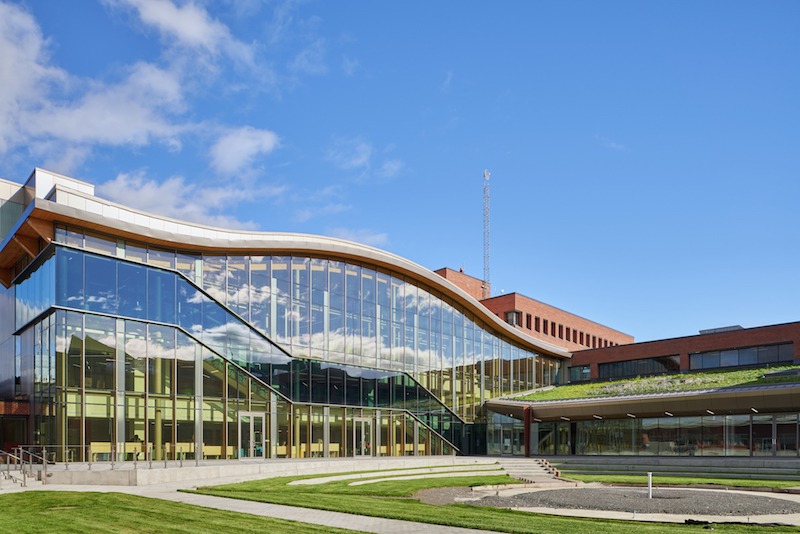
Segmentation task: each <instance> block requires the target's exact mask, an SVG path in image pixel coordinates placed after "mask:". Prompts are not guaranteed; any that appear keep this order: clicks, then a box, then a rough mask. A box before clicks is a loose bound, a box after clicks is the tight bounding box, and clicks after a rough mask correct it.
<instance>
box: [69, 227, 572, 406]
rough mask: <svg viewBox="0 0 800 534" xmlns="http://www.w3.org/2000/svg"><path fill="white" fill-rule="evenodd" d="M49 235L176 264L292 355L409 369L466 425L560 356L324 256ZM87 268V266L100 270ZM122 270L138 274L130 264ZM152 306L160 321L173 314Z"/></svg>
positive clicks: (413, 289) (555, 369) (421, 290)
mask: <svg viewBox="0 0 800 534" xmlns="http://www.w3.org/2000/svg"><path fill="white" fill-rule="evenodd" d="M56 239H57V241H59V242H63V243H70V244H72V245H74V246H78V247H84V248H91V250H94V251H98V252H101V251H102V252H103V253H106V254H109V255H114V252H113V251H116V255H117V256H118V257H119V256H124V257H125V258H126V259H128V260H131V261H134V262H142V263H149V264H151V265H155V266H158V267H161V268H166V269H176V270H177V271H178V272H180V273H181V274H182V275H184V276H185V277H186V278H188V279H189V280H190V281H192V282H194V283H197V284H198V285H199V286H200V287H201V288H202V289H203V290H204V291H205V292H206V293H207V294H208V296H210V297H211V298H212V299H213V300H215V301H217V302H219V303H220V304H222V305H223V306H225V307H226V308H227V309H229V310H231V311H232V312H234V314H235V315H236V316H237V317H238V318H241V319H242V320H243V321H245V322H247V323H249V324H250V325H252V326H253V327H254V328H256V329H258V330H259V331H260V332H261V333H263V334H264V335H266V336H268V337H269V338H270V339H271V340H272V341H274V342H276V343H278V344H279V345H281V346H282V347H283V348H284V349H285V350H286V351H287V352H288V353H290V354H292V355H293V356H295V357H301V356H308V357H312V358H315V359H321V360H323V361H330V362H340V363H349V364H353V365H361V366H367V367H378V368H382V369H392V370H398V371H404V372H408V373H411V374H412V375H413V376H414V377H415V378H416V379H417V381H418V382H419V383H420V384H421V385H422V386H424V387H425V388H426V389H428V390H429V391H430V392H431V393H432V394H433V395H434V396H435V397H437V398H439V399H441V400H442V401H443V402H444V404H446V405H447V406H448V407H450V408H451V409H453V410H454V411H455V412H456V413H458V414H459V416H461V417H462V418H463V419H465V420H466V421H468V422H469V421H472V420H473V419H474V418H475V417H476V415H477V413H476V408H477V407H478V406H479V405H480V403H481V401H482V400H485V399H488V398H492V397H496V396H500V395H507V394H510V393H514V392H519V391H525V390H529V389H533V388H535V387H542V386H547V385H551V384H554V383H557V381H558V379H559V373H560V366H561V362H560V360H558V359H556V358H550V357H547V356H544V355H538V354H535V353H533V352H530V351H528V350H525V349H523V348H520V347H517V346H515V345H513V344H512V343H509V342H508V341H507V340H506V339H504V338H502V337H498V336H497V335H495V334H494V333H492V332H491V330H490V329H489V328H488V327H487V326H486V325H485V324H484V323H482V322H481V321H479V320H476V319H475V318H474V317H472V316H471V315H469V314H467V313H465V312H463V311H461V310H459V309H458V307H457V306H456V305H455V304H454V303H452V302H450V301H448V299H446V298H444V297H442V296H440V295H437V294H436V292H435V291H433V290H431V289H429V288H426V287H422V286H420V285H417V284H416V283H414V282H412V281H410V280H407V279H405V278H404V277H402V276H400V275H398V274H396V273H391V272H382V271H378V270H375V269H373V268H370V267H369V266H364V265H354V264H350V263H345V262H339V261H334V260H329V259H324V258H307V257H288V256H252V255H251V256H212V255H192V254H189V253H183V252H180V251H169V250H161V249H153V248H147V247H145V246H143V245H138V244H136V243H133V242H123V241H119V242H117V241H116V240H114V241H113V246H111V244H109V245H106V246H102V245H100V244H99V243H100V242H101V241H102V237H101V236H96V235H94V234H91V233H89V232H82V231H81V230H78V229H72V228H70V229H67V228H57V232H56ZM110 241H111V240H109V242H110ZM101 249H102V250H101ZM89 263H91V264H93V263H95V261H94V260H92V262H89ZM93 267H94V266H93V265H89V264H87V268H92V270H93V271H95V272H97V271H98V270H99V268H98V269H95V268H93ZM124 274H125V275H126V276H130V277H135V276H136V275H137V274H139V275H140V273H138V272H136V269H135V268H134V266H131V267H129V268H127V269H126V272H125V273H124ZM148 276H151V278H148V280H147V283H148V284H158V283H160V282H159V280H160V277H159V276H158V275H155V274H153V275H148ZM131 280H133V279H132V278H131ZM104 283H105V282H103V283H101V284H99V285H103V284H104ZM163 283H165V284H166V283H169V281H168V280H166V279H165V280H163ZM178 286H181V283H180V281H179V282H178ZM126 287H131V288H133V287H137V286H136V285H135V284H133V283H131V284H129V285H127V286H126ZM160 289H162V288H160V287H156V289H154V291H153V293H152V295H154V296H155V294H156V293H157V292H158V291H159V290H160ZM166 289H169V288H166ZM88 290H90V288H88V287H87V291H88ZM179 290H180V288H179ZM95 292H96V291H95ZM71 293H73V294H74V292H71ZM126 297H127V300H126V304H128V303H130V301H131V296H130V295H127V296H126ZM115 298H121V296H119V295H118V296H111V295H109V296H107V302H109V303H110V305H111V306H113V305H114V299H115ZM194 298H197V299H202V298H203V295H202V294H201V295H199V296H195V297H194ZM93 302H94V299H93ZM155 306H156V308H158V306H159V305H158V304H155ZM153 311H156V310H155V308H154V310H153ZM158 311H160V312H163V314H164V317H165V318H166V317H168V316H169V315H170V314H172V313H173V310H171V309H166V308H164V309H159V310H158ZM227 328H228V334H230V332H229V330H230V328H229V327H227ZM222 329H223V326H222V324H220V329H219V330H220V331H222ZM204 341H205V340H204Z"/></svg>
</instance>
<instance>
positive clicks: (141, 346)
mask: <svg viewBox="0 0 800 534" xmlns="http://www.w3.org/2000/svg"><path fill="white" fill-rule="evenodd" d="M146 368H147V336H146V329H145V325H144V324H143V323H137V322H136V321H125V389H126V390H127V391H135V392H137V393H144V392H145V391H146V389H145V382H146Z"/></svg>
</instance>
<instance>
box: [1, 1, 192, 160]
mask: <svg viewBox="0 0 800 534" xmlns="http://www.w3.org/2000/svg"><path fill="white" fill-rule="evenodd" d="M0 79H2V80H3V83H2V84H0V154H4V153H6V152H7V151H9V150H12V149H16V148H22V149H23V150H25V151H27V152H28V154H30V155H32V156H35V157H36V158H37V159H39V160H41V159H44V158H47V160H48V164H50V165H52V167H51V168H54V169H55V168H58V170H59V171H61V172H67V173H69V172H71V171H72V170H73V169H74V168H75V167H77V166H78V165H80V164H81V163H82V162H83V160H84V159H85V158H86V157H88V156H89V155H90V154H91V152H92V150H91V146H92V145H94V144H107V145H124V144H131V145H134V146H141V145H144V144H148V143H150V142H152V141H160V142H163V143H164V144H165V145H167V146H168V147H170V148H171V149H175V148H176V147H179V146H180V137H179V135H180V134H181V133H182V132H183V131H185V130H186V129H187V128H188V127H187V126H184V125H179V124H175V123H174V122H173V121H172V119H173V118H174V116H175V115H176V114H177V113H180V112H182V111H183V109H184V108H185V103H184V99H183V93H182V84H181V81H180V79H179V76H178V74H177V73H175V72H172V71H169V70H164V69H161V68H158V67H156V66H154V65H151V64H148V63H137V64H134V65H132V66H130V67H128V68H127V69H126V71H125V72H124V77H123V78H122V79H121V80H120V81H118V82H114V83H101V82H97V81H92V80H88V81H87V80H82V79H78V78H75V77H72V76H70V75H69V74H68V73H67V72H65V71H63V70H61V69H59V68H56V67H54V66H52V65H51V64H50V57H49V55H48V42H47V41H46V40H45V39H44V37H43V36H42V33H41V29H40V28H39V26H38V24H37V23H36V21H35V20H34V18H33V17H32V16H31V14H30V13H28V12H26V11H24V10H22V9H21V8H19V7H17V6H13V5H8V4H2V3H0Z"/></svg>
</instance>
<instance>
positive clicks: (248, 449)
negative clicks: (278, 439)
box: [239, 412, 267, 458]
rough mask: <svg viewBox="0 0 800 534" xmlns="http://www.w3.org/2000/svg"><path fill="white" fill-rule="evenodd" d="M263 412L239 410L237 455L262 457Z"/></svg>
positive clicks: (264, 415)
mask: <svg viewBox="0 0 800 534" xmlns="http://www.w3.org/2000/svg"><path fill="white" fill-rule="evenodd" d="M266 419H267V417H266V414H265V413H259V412H239V457H240V458H263V457H264V449H265V447H264V436H265V428H264V427H265V421H266Z"/></svg>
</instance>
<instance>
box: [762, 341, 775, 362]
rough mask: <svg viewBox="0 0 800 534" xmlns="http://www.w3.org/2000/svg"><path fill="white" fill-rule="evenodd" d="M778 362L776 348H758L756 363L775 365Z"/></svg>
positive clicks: (773, 346)
mask: <svg viewBox="0 0 800 534" xmlns="http://www.w3.org/2000/svg"><path fill="white" fill-rule="evenodd" d="M777 361H778V346H777V345H771V346H769V347H758V363H775V362H777Z"/></svg>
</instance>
